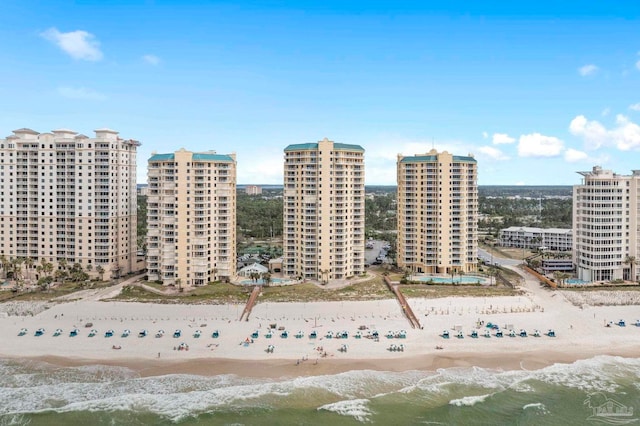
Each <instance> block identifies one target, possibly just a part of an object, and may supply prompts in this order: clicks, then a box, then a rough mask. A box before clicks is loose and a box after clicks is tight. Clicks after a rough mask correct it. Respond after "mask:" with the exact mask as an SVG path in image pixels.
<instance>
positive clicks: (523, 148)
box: [518, 133, 564, 157]
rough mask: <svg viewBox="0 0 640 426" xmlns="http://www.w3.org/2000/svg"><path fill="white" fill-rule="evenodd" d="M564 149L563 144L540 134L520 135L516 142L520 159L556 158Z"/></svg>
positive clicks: (551, 137) (556, 139) (552, 137)
mask: <svg viewBox="0 0 640 426" xmlns="http://www.w3.org/2000/svg"><path fill="white" fill-rule="evenodd" d="M563 148H564V143H563V142H562V141H561V140H560V139H558V138H556V137H554V136H544V135H541V134H540V133H531V134H529V135H521V136H520V141H519V142H518V155H519V156H520V157H557V156H558V155H560V153H561V152H562V150H563Z"/></svg>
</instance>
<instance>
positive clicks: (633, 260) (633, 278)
mask: <svg viewBox="0 0 640 426" xmlns="http://www.w3.org/2000/svg"><path fill="white" fill-rule="evenodd" d="M623 263H624V264H625V265H629V266H630V269H631V271H630V274H629V275H630V276H631V281H636V274H635V272H636V271H635V269H636V268H635V266H636V265H637V264H638V260H637V259H636V257H635V256H629V255H627V256H626V257H625V258H624V261H623Z"/></svg>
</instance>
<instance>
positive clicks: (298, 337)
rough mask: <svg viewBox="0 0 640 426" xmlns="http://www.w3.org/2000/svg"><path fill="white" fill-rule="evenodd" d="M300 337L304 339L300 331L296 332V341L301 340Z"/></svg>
mask: <svg viewBox="0 0 640 426" xmlns="http://www.w3.org/2000/svg"><path fill="white" fill-rule="evenodd" d="M302 337H304V333H303V332H302V331H298V332H297V333H296V339H302Z"/></svg>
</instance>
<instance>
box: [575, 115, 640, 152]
mask: <svg viewBox="0 0 640 426" xmlns="http://www.w3.org/2000/svg"><path fill="white" fill-rule="evenodd" d="M569 131H570V132H571V133H572V134H573V135H575V136H580V137H582V138H583V139H584V141H585V144H586V146H587V148H589V149H598V148H600V147H602V146H613V147H616V148H618V149H619V150H620V151H630V150H637V149H640V126H638V125H637V124H636V123H633V122H632V121H630V120H629V118H627V117H625V116H624V115H622V114H618V115H617V116H616V123H615V127H614V128H613V129H610V130H609V129H607V128H606V127H604V126H603V125H602V124H600V123H599V122H597V121H595V120H592V121H589V120H588V119H587V118H586V117H585V116H583V115H579V116H577V117H576V118H574V119H573V120H571V123H570V124H569Z"/></svg>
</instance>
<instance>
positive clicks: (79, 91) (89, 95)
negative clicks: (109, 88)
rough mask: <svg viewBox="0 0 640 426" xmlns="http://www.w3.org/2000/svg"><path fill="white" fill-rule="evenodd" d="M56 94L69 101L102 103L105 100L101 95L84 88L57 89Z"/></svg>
mask: <svg viewBox="0 0 640 426" xmlns="http://www.w3.org/2000/svg"><path fill="white" fill-rule="evenodd" d="M58 94H60V95H61V96H64V97H65V98H69V99H86V100H91V101H104V100H105V99H107V97H106V96H105V95H103V94H102V93H99V92H96V91H95V90H91V89H87V88H85V87H58Z"/></svg>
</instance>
